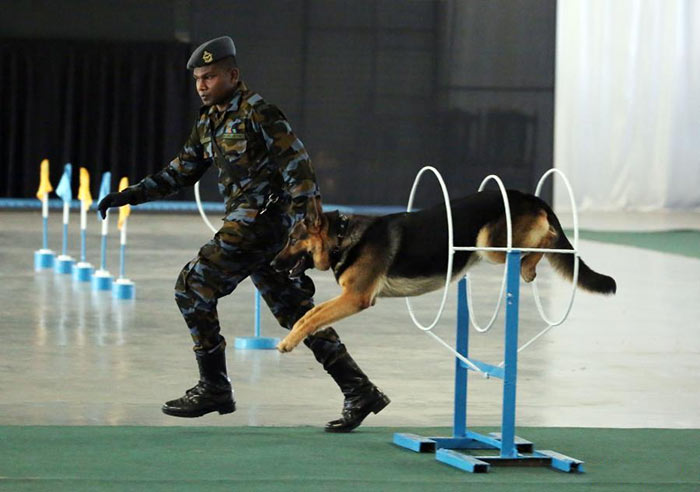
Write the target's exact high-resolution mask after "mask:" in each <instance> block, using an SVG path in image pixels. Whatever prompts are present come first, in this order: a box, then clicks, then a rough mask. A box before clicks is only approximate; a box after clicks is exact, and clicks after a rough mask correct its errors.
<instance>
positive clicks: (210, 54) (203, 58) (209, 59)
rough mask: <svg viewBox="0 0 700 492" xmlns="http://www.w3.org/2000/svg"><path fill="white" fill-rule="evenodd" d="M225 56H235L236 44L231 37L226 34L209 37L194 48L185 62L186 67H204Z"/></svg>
mask: <svg viewBox="0 0 700 492" xmlns="http://www.w3.org/2000/svg"><path fill="white" fill-rule="evenodd" d="M227 56H236V45H234V44H233V39H231V38H229V37H228V36H222V37H220V38H216V39H211V40H209V41H207V42H206V43H203V44H201V45H200V46H199V48H197V49H196V50H194V52H193V53H192V56H190V59H189V61H188V62H187V69H188V70H192V69H193V68H197V67H206V66H207V65H211V64H212V63H214V62H215V61H218V60H221V59H222V58H226V57H227Z"/></svg>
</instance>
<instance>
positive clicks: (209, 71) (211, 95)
mask: <svg viewBox="0 0 700 492" xmlns="http://www.w3.org/2000/svg"><path fill="white" fill-rule="evenodd" d="M192 76H193V77H194V81H195V86H196V88H197V94H199V97H200V99H201V100H202V103H204V104H205V105H207V106H212V105H214V104H222V103H225V102H227V101H228V100H229V99H230V98H231V94H232V93H233V91H234V89H235V87H236V84H237V83H238V69H237V68H233V69H230V70H226V69H225V68H224V67H222V66H220V65H216V64H214V65H209V66H206V67H197V68H195V69H194V71H193V72H192Z"/></svg>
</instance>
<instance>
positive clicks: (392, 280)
mask: <svg viewBox="0 0 700 492" xmlns="http://www.w3.org/2000/svg"><path fill="white" fill-rule="evenodd" d="M507 193H508V200H509V202H510V212H511V217H512V223H513V247H516V248H517V247H520V248H548V249H573V247H572V246H571V243H570V242H569V240H568V239H567V238H566V236H565V235H564V231H563V230H562V227H561V225H560V223H559V220H558V219H557V217H556V216H555V215H554V212H553V211H552V209H551V208H550V207H549V205H547V203H546V202H544V201H542V200H541V199H540V198H538V197H536V196H534V195H529V194H525V193H521V192H519V191H515V190H508V192H507ZM314 202H315V206H314V207H312V210H311V212H310V213H309V214H308V215H307V219H306V220H305V221H303V222H300V223H298V224H297V225H296V226H295V227H294V229H293V230H292V232H291V234H290V237H289V240H288V241H287V244H286V246H285V247H284V249H283V250H282V251H280V253H279V254H278V255H277V256H276V257H275V259H274V260H273V262H272V265H273V267H275V268H276V269H277V270H279V271H288V272H289V274H290V276H294V275H298V274H300V273H301V272H302V271H304V270H306V269H308V268H317V269H319V270H328V269H332V270H333V273H334V274H335V277H336V280H337V282H338V284H339V285H340V287H341V293H340V295H339V296H337V297H335V298H333V299H331V300H329V301H326V302H323V303H321V304H319V305H318V306H316V307H314V308H313V309H311V310H310V311H309V312H307V313H306V315H304V316H303V317H302V318H301V319H300V320H299V321H297V323H296V324H295V325H294V327H293V329H292V330H291V331H290V333H289V334H288V335H287V336H286V337H285V338H284V339H283V340H282V341H281V342H280V343H279V345H278V346H277V348H278V349H279V350H280V351H281V352H289V351H291V350H292V349H294V347H296V346H297V345H298V344H299V343H300V342H301V341H302V340H303V339H304V338H305V337H306V336H307V335H310V334H312V333H314V332H315V331H316V330H319V329H321V328H324V327H326V326H328V325H329V324H331V323H333V322H335V321H338V320H340V319H342V318H346V317H348V316H350V315H353V314H355V313H357V312H359V311H362V310H363V309H366V308H368V307H370V306H372V305H374V303H375V301H376V299H377V297H406V296H416V295H419V294H424V293H426V292H430V291H433V290H437V289H439V288H441V287H442V286H443V285H444V283H445V273H446V270H447V254H448V253H447V240H448V238H447V220H446V216H445V205H444V204H442V205H439V206H435V207H432V208H429V209H425V210H422V211H419V212H412V213H397V214H391V215H385V216H380V217H370V216H362V215H347V216H346V215H342V214H339V213H338V212H328V213H322V212H321V209H320V202H319V201H318V200H315V201H314ZM451 207H452V220H453V223H454V244H455V245H456V246H478V247H487V246H490V247H503V246H506V234H507V231H506V221H505V215H504V213H503V212H504V208H503V201H502V197H501V193H500V192H499V191H482V192H479V193H476V194H473V195H469V196H466V197H464V198H460V199H457V200H454V201H452V202H451ZM543 256H547V259H548V260H549V262H550V263H551V264H552V265H553V267H554V269H555V270H556V271H558V272H559V273H560V274H562V275H563V276H564V277H565V278H567V279H569V280H571V279H572V277H573V270H574V255H572V254H563V253H546V254H543V253H529V254H523V257H522V261H521V269H520V274H521V277H522V278H523V280H525V281H526V282H531V281H532V280H534V278H535V275H536V267H537V264H538V262H539V261H540V260H541V259H542V257H543ZM481 259H486V260H489V261H491V262H495V263H504V262H505V253H503V252H492V251H490V252H485V251H479V252H468V251H457V252H455V254H454V259H453V271H452V279H453V280H456V279H458V278H461V276H463V275H464V273H465V272H466V270H467V269H468V268H469V267H470V266H471V265H473V264H474V263H475V262H477V261H479V260H481ZM578 285H579V287H581V288H582V289H584V290H587V291H590V292H597V293H601V294H614V293H615V290H616V284H615V280H614V279H613V278H611V277H608V276H606V275H602V274H599V273H596V272H594V271H593V270H591V269H590V268H589V267H588V266H587V265H586V264H585V263H584V262H583V261H582V260H580V259H579V274H578Z"/></svg>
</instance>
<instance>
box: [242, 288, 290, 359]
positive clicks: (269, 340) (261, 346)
mask: <svg viewBox="0 0 700 492" xmlns="http://www.w3.org/2000/svg"><path fill="white" fill-rule="evenodd" d="M278 343H280V339H279V338H273V337H261V336H260V291H259V290H257V289H255V336H252V337H236V340H235V341H234V347H235V348H237V349H242V350H270V349H274V348H276V347H277V344H278Z"/></svg>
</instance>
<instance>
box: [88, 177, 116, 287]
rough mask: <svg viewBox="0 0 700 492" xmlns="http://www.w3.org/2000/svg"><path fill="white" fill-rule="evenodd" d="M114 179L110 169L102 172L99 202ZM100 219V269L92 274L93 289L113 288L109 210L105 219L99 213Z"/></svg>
mask: <svg viewBox="0 0 700 492" xmlns="http://www.w3.org/2000/svg"><path fill="white" fill-rule="evenodd" d="M111 181H112V173H110V172H109V171H107V172H105V173H104V174H102V182H101V183H100V197H99V198H98V200H97V203H99V202H101V201H102V199H103V198H104V197H106V196H107V195H108V194H109V190H110V183H111ZM97 217H98V219H100V220H101V221H102V234H101V236H102V237H101V242H100V269H99V270H97V271H96V272H95V273H94V274H93V276H92V289H93V290H112V283H113V281H114V277H113V276H112V274H111V273H109V272H108V271H107V232H108V231H109V211H107V213H106V214H105V217H104V219H103V218H102V217H100V213H99V211H98V213H97Z"/></svg>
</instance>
